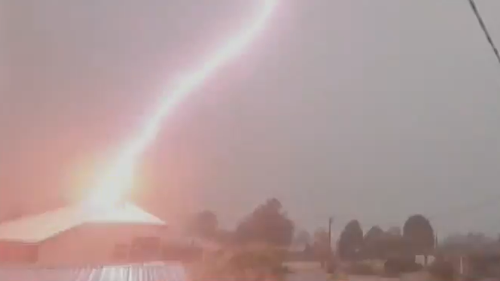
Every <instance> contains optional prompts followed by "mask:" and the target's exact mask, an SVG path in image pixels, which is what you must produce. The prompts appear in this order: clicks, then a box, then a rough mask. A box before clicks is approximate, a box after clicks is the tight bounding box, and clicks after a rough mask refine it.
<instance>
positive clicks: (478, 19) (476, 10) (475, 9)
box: [469, 0, 500, 64]
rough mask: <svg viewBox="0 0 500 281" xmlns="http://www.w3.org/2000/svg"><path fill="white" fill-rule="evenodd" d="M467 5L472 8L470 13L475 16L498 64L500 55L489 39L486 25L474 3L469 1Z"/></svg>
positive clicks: (471, 0)
mask: <svg viewBox="0 0 500 281" xmlns="http://www.w3.org/2000/svg"><path fill="white" fill-rule="evenodd" d="M469 4H470V7H471V8H472V11H473V12H474V14H475V15H476V18H477V21H478V22H479V25H480V26H481V29H483V32H484V35H485V36H486V39H487V40H488V43H490V46H491V48H492V49H493V53H494V54H495V56H496V58H497V60H498V63H499V64H500V55H499V54H498V49H497V47H496V46H495V42H493V39H491V36H490V33H489V31H488V28H487V27H486V24H485V23H484V21H483V18H482V17H481V14H480V13H479V10H478V9H477V6H476V3H475V2H474V0H469Z"/></svg>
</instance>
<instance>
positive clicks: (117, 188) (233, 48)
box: [85, 0, 278, 207]
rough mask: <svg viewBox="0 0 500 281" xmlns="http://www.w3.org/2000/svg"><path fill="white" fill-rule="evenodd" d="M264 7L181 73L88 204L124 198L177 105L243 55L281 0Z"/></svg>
mask: <svg viewBox="0 0 500 281" xmlns="http://www.w3.org/2000/svg"><path fill="white" fill-rule="evenodd" d="M261 2H262V7H261V8H260V10H259V13H258V14H257V15H256V17H255V18H254V20H253V21H252V22H251V23H250V25H249V26H248V27H246V28H245V29H243V30H241V31H240V33H238V34H236V35H235V36H234V37H231V38H230V39H229V41H228V42H226V44H225V45H223V46H222V47H221V48H219V49H217V50H216V51H215V52H214V53H213V54H212V55H211V56H209V57H208V58H207V60H206V61H204V62H203V63H201V64H200V65H199V66H198V68H196V69H194V70H193V71H190V72H187V73H186V74H184V75H182V76H181V79H180V80H179V81H175V82H176V85H175V88H174V90H173V92H169V93H165V95H164V96H163V98H162V99H161V100H160V102H159V107H158V109H157V110H156V111H154V112H153V114H152V116H151V117H150V118H149V119H148V121H147V123H146V124H145V126H144V127H143V128H142V130H141V131H139V132H138V133H137V134H136V135H134V136H133V138H132V139H131V140H130V141H129V142H127V143H125V146H124V147H123V150H121V151H120V154H119V155H118V158H117V159H116V160H115V161H114V162H112V163H111V165H110V166H109V170H105V171H103V175H102V176H100V177H99V182H98V183H97V185H96V186H95V187H92V189H91V192H90V196H89V197H88V198H87V200H86V201H85V203H87V204H90V206H92V207H95V206H99V207H101V206H109V205H113V204H114V203H116V202H117V201H119V200H121V199H122V198H123V197H124V196H125V195H126V194H127V193H128V192H129V191H130V189H131V188H132V186H133V178H134V172H135V167H136V164H137V162H138V161H139V157H140V156H141V154H142V153H143V152H144V151H145V150H146V149H147V147H148V146H149V145H150V144H151V143H152V142H153V141H154V140H155V139H156V137H157V135H158V133H159V132H160V129H161V126H162V123H163V121H164V120H165V118H166V117H167V116H168V114H169V113H170V112H171V111H172V110H173V109H174V107H175V106H177V104H178V103H179V102H181V101H182V100H183V99H185V98H186V97H187V96H188V95H189V94H190V93H192V92H193V91H194V90H195V89H196V88H197V87H199V86H200V85H201V84H203V83H204V82H205V81H206V80H207V79H208V78H209V77H210V76H211V75H213V74H214V73H215V72H216V71H217V70H218V68H220V67H221V66H222V65H223V64H224V63H226V62H228V61H229V60H231V59H233V58H235V57H237V56H238V55H240V54H241V53H242V52H243V51H244V50H245V48H246V47H247V46H248V45H249V44H250V43H251V42H252V41H253V40H255V38H256V36H257V35H258V34H259V33H260V32H261V31H262V30H263V29H264V28H265V26H266V25H267V23H268V20H269V18H270V17H271V15H272V13H273V11H274V10H275V7H276V5H277V2H278V0H261Z"/></svg>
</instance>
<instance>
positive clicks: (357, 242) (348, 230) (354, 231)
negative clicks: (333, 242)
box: [338, 220, 363, 260]
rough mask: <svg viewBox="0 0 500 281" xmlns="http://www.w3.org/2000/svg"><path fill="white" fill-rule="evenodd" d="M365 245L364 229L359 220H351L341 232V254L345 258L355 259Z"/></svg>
mask: <svg viewBox="0 0 500 281" xmlns="http://www.w3.org/2000/svg"><path fill="white" fill-rule="evenodd" d="M362 247H363V230H362V229H361V225H360V224H359V222H358V221H357V220H352V221H350V222H349V223H348V224H347V225H346V226H345V228H344V230H343V231H342V233H341V234H340V239H339V242H338V252H339V256H340V257H341V258H342V259H344V260H355V259H357V258H358V257H359V255H360V251H361V250H362Z"/></svg>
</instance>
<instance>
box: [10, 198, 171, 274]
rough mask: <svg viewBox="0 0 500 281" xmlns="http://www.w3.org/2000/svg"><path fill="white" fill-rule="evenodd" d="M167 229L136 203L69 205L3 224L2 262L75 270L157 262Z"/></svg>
mask: <svg viewBox="0 0 500 281" xmlns="http://www.w3.org/2000/svg"><path fill="white" fill-rule="evenodd" d="M165 231H166V224H165V223H164V222H163V221H162V220H160V219H159V218H157V217H155V216H153V215H151V214H149V213H147V212H145V211H144V210H142V209H140V208H139V207H137V206H136V205H134V204H131V203H122V204H119V205H116V206H113V207H108V208H103V209H99V210H92V211H90V210H89V209H87V208H84V207H82V206H79V205H77V206H70V207H65V208H60V209H57V210H54V211H50V212H46V213H42V214H39V215H35V216H30V217H24V218H20V219H18V220H14V221H10V222H5V223H3V224H0V263H2V264H36V265H45V266H51V265H55V266H61V265H67V266H75V265H92V264H113V263H124V262H133V261H141V262H142V261H153V260H158V258H159V257H160V255H161V240H162V237H163V236H164V234H165Z"/></svg>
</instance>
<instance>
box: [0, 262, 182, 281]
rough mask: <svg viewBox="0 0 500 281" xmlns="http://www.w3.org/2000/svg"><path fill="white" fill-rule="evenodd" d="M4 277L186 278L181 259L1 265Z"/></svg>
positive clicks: (19, 280)
mask: <svg viewBox="0 0 500 281" xmlns="http://www.w3.org/2000/svg"><path fill="white" fill-rule="evenodd" d="M0 280H2V281H77V280H78V281H93V280H106V281H139V280H140V281H185V280H187V278H186V272H185V270H184V267H183V266H182V265H181V264H179V263H150V264H133V265H118V266H100V267H51V268H41V267H25V266H23V267H0Z"/></svg>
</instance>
